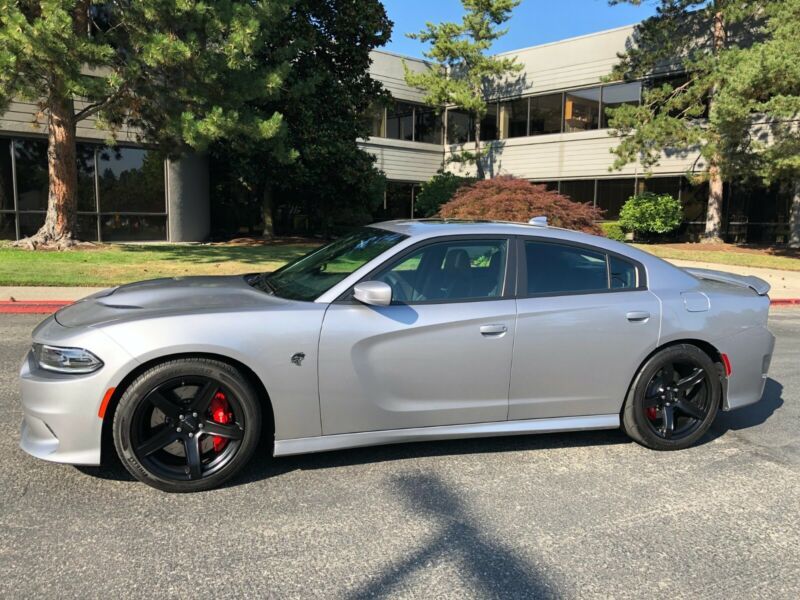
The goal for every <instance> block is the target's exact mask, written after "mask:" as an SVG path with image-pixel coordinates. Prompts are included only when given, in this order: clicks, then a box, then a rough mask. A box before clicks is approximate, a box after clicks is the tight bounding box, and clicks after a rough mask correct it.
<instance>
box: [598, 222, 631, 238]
mask: <svg viewBox="0 0 800 600" xmlns="http://www.w3.org/2000/svg"><path fill="white" fill-rule="evenodd" d="M600 228H601V229H602V230H603V235H605V236H606V237H607V238H608V239H610V240H616V241H618V242H624V241H625V231H624V230H623V229H622V227H620V224H619V221H605V222H604V223H600Z"/></svg>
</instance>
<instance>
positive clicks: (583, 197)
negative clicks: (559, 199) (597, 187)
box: [561, 179, 594, 204]
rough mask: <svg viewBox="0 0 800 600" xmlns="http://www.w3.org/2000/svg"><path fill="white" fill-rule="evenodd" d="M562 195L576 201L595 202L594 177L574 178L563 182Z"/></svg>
mask: <svg viewBox="0 0 800 600" xmlns="http://www.w3.org/2000/svg"><path fill="white" fill-rule="evenodd" d="M561 195H562V196H566V197H567V198H569V199H570V200H572V201H574V202H585V203H588V204H594V179H573V180H566V181H562V182H561Z"/></svg>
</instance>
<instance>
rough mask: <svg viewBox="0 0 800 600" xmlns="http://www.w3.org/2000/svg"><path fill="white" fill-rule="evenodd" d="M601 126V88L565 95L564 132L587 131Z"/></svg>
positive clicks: (575, 91)
mask: <svg viewBox="0 0 800 600" xmlns="http://www.w3.org/2000/svg"><path fill="white" fill-rule="evenodd" d="M599 125H600V88H599V87H596V88H589V89H586V90H574V91H571V92H567V93H566V94H564V131H567V132H572V131H587V130H590V129H597V128H598V126H599Z"/></svg>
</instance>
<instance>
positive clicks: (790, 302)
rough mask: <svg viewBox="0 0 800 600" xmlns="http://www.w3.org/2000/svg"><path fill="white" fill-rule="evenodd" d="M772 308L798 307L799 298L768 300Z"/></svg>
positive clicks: (799, 303)
mask: <svg viewBox="0 0 800 600" xmlns="http://www.w3.org/2000/svg"><path fill="white" fill-rule="evenodd" d="M769 303H770V304H771V305H772V306H798V305H800V298H778V299H776V300H770V302H769Z"/></svg>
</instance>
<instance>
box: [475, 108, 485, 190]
mask: <svg viewBox="0 0 800 600" xmlns="http://www.w3.org/2000/svg"><path fill="white" fill-rule="evenodd" d="M482 159H483V156H482V155H481V121H480V119H478V118H477V115H476V116H475V168H476V169H477V171H478V173H477V175H478V179H486V173H485V172H484V170H483V160H482Z"/></svg>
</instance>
